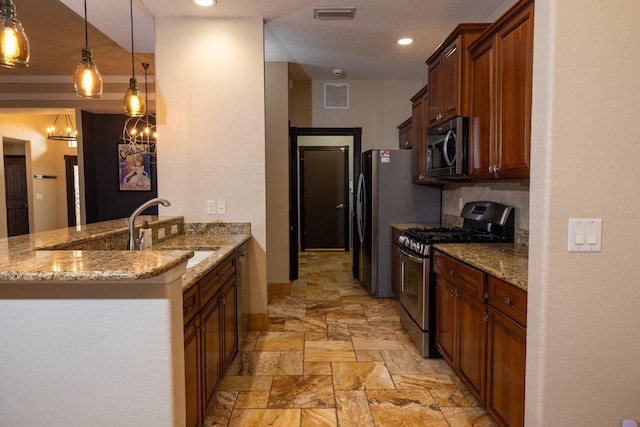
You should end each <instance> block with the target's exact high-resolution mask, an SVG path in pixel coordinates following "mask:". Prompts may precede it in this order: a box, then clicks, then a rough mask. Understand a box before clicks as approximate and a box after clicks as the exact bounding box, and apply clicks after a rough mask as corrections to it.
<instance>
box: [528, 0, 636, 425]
mask: <svg viewBox="0 0 640 427" xmlns="http://www.w3.org/2000/svg"><path fill="white" fill-rule="evenodd" d="M638 16H640V2H637V1H635V0H614V1H610V2H606V3H603V2H600V1H595V0H587V1H585V0H563V1H554V0H537V1H536V12H535V38H534V72H533V78H534V80H533V89H534V90H533V116H532V121H533V125H532V144H531V147H532V165H533V167H532V170H531V215H530V218H531V221H530V252H529V254H530V259H529V307H528V313H529V314H528V328H527V380H526V382H527V385H526V387H527V389H526V425H527V426H529V427H532V426H569V425H571V426H583V427H584V426H587V427H588V426H593V427H601V426H620V425H621V421H622V419H624V418H630V419H635V420H637V421H640V363H638V360H639V357H640V356H639V355H640V327H639V326H640V308H639V304H638V303H639V302H640V286H639V284H640V280H639V279H638V271H639V269H638V260H639V257H638V255H639V253H640V252H639V251H638V248H637V243H638V241H639V240H640V239H639V237H640V232H639V230H640V196H639V193H638V189H637V186H638V183H640V168H639V167H638V160H639V159H640V140H639V139H638V116H640V108H639V106H638V105H639V100H640V85H638V83H637V82H638V70H640V43H638V40H640V26H638V19H637V18H638ZM569 218H602V228H603V237H602V252H598V253H568V252H567V232H568V226H567V224H568V220H569Z"/></svg>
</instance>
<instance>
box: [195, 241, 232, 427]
mask: <svg viewBox="0 0 640 427" xmlns="http://www.w3.org/2000/svg"><path fill="white" fill-rule="evenodd" d="M235 278H236V275H235V254H232V255H230V256H229V257H228V258H226V259H225V260H223V261H222V262H221V263H220V264H218V265H217V266H216V267H215V268H214V269H213V270H211V271H210V272H209V273H207V274H206V275H205V276H204V277H203V278H202V279H200V280H199V281H198V282H197V283H196V284H195V285H194V286H193V287H191V288H190V289H189V290H188V291H186V292H185V293H184V295H183V314H184V319H185V328H184V358H185V386H186V413H187V423H186V425H187V427H197V426H200V425H202V422H203V420H204V415H205V411H206V409H207V407H208V405H209V403H210V402H211V400H212V399H213V396H214V394H215V392H216V390H217V388H218V385H219V384H220V381H221V380H222V377H223V376H224V373H225V371H226V370H227V368H228V366H229V364H230V363H231V361H232V360H233V358H234V356H235V355H236V353H237V351H238V329H237V325H238V323H237V318H236V316H237V306H236V304H237V283H236V279H235ZM200 307H202V309H200Z"/></svg>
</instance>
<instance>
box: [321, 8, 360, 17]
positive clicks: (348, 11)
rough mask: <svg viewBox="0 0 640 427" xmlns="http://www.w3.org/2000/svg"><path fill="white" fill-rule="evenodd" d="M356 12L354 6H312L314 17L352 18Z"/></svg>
mask: <svg viewBox="0 0 640 427" xmlns="http://www.w3.org/2000/svg"><path fill="white" fill-rule="evenodd" d="M355 14H356V8H355V7H314V8H313V17H314V18H315V19H353V17H354V16H355Z"/></svg>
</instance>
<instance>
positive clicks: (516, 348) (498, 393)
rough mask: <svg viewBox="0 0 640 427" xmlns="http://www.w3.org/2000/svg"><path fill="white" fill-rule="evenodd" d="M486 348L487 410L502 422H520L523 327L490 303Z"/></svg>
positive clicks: (511, 426) (515, 424)
mask: <svg viewBox="0 0 640 427" xmlns="http://www.w3.org/2000/svg"><path fill="white" fill-rule="evenodd" d="M487 350H488V351H487V353H488V354H487V396H486V398H487V403H486V408H487V411H488V412H489V413H490V414H491V415H492V417H493V418H494V419H495V420H496V421H497V422H498V423H499V424H500V425H502V426H509V427H519V426H523V425H524V380H525V353H526V330H525V329H524V328H523V327H522V326H520V325H518V324H517V323H515V322H513V321H512V320H510V319H509V318H507V317H506V316H504V315H502V314H501V313H500V312H499V311H497V310H495V309H494V308H493V307H489V324H488V338H487Z"/></svg>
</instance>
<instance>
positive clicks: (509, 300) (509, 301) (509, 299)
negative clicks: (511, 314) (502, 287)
mask: <svg viewBox="0 0 640 427" xmlns="http://www.w3.org/2000/svg"><path fill="white" fill-rule="evenodd" d="M504 303H505V304H507V305H511V298H509V297H504Z"/></svg>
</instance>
